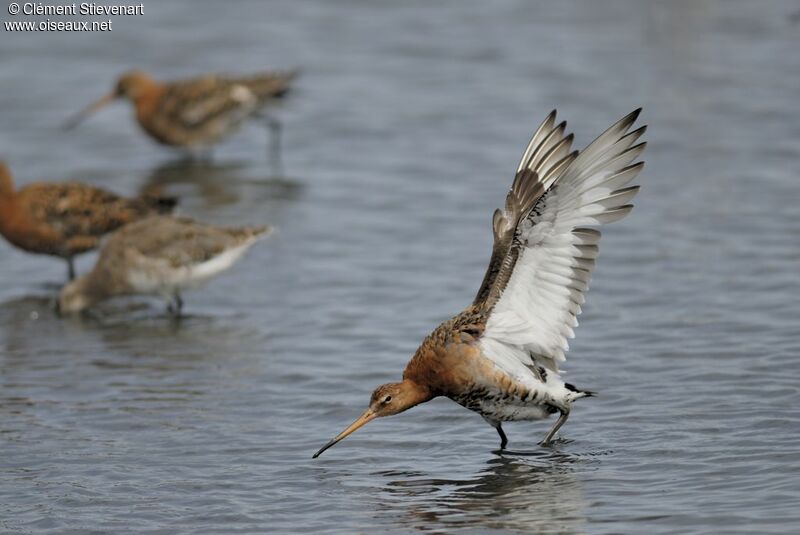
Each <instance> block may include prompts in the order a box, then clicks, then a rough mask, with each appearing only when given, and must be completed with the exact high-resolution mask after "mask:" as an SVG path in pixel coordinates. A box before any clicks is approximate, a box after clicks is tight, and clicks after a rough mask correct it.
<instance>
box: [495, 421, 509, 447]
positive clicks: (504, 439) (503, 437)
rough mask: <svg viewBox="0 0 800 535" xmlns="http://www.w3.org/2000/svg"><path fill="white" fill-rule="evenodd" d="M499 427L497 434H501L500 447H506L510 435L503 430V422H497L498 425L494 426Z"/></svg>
mask: <svg viewBox="0 0 800 535" xmlns="http://www.w3.org/2000/svg"><path fill="white" fill-rule="evenodd" d="M494 428H495V429H497V434H498V435H500V449H501V450H504V449H506V444H508V437H506V434H505V432H504V431H503V424H501V423H500V422H497V425H496V426H494Z"/></svg>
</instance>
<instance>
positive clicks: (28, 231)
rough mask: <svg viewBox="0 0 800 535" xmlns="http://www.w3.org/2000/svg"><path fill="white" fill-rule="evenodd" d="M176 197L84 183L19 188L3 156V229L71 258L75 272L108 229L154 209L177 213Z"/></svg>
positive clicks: (28, 244) (26, 243)
mask: <svg viewBox="0 0 800 535" xmlns="http://www.w3.org/2000/svg"><path fill="white" fill-rule="evenodd" d="M176 204H177V200H176V199H175V198H173V197H160V196H156V195H144V196H141V197H136V198H125V197H121V196H119V195H117V194H115V193H112V192H110V191H106V190H104V189H101V188H97V187H95V186H91V185H89V184H82V183H79V182H65V183H52V182H34V183H32V184H28V185H27V186H25V187H23V188H20V189H19V190H15V189H14V181H13V178H12V176H11V173H10V171H9V170H8V167H7V166H6V165H5V163H4V162H2V161H0V234H2V235H3V236H4V237H5V239H6V240H8V242H9V243H11V244H12V245H15V246H17V247H18V248H20V249H22V250H24V251H28V252H29V253H38V254H47V255H52V256H57V257H59V258H63V259H64V260H66V262H67V266H68V270H69V273H68V275H69V278H70V280H72V279H73V278H74V277H75V264H74V260H73V259H74V257H75V256H76V255H79V254H81V253H85V252H87V251H90V250H92V249H94V248H96V247H97V246H98V245H99V244H100V240H101V239H102V237H103V236H104V235H105V234H108V233H109V232H112V231H114V230H116V229H118V228H120V227H122V226H123V225H126V224H127V223H130V222H132V221H136V220H138V219H142V218H144V217H148V216H151V215H154V214H163V213H169V212H172V210H173V209H174V207H175V205H176Z"/></svg>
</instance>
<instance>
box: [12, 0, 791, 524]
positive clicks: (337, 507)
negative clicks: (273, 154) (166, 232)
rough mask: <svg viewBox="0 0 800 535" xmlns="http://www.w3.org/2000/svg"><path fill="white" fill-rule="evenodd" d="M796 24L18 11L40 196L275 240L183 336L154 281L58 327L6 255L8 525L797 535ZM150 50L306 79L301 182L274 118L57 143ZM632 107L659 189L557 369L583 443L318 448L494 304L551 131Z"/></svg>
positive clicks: (636, 12) (16, 111) (342, 12)
mask: <svg viewBox="0 0 800 535" xmlns="http://www.w3.org/2000/svg"><path fill="white" fill-rule="evenodd" d="M3 7H5V6H3ZM799 9H800V6H798V5H797V4H796V3H795V2H789V1H786V2H745V1H733V2H723V1H721V0H717V1H714V0H707V1H698V2H695V1H676V2H656V1H653V2H634V1H621V2H585V3H575V2H551V3H538V4H537V3H529V2H522V1H511V0H509V1H497V2H436V3H433V2H423V1H411V2H397V3H393V4H392V3H388V2H367V1H338V2H326V1H307V2H290V1H285V2H256V1H252V2H211V1H191V2H189V1H182V2H178V1H170V2H155V1H153V0H150V1H147V2H145V15H144V16H141V17H129V18H121V17H116V18H114V19H113V20H114V26H113V31H112V33H110V34H109V33H107V34H99V33H96V34H66V33H47V34H43V33H30V34H11V33H9V32H5V31H3V30H2V29H0V34H1V35H0V65H2V68H1V69H0V87H2V91H0V157H2V158H5V159H6V160H7V161H8V163H9V165H10V166H11V169H12V171H13V172H14V174H15V175H16V178H17V180H18V182H19V183H21V184H24V183H27V182H30V181H32V180H35V179H50V180H64V179H74V180H82V181H88V182H91V183H94V184H98V185H102V186H105V187H108V188H111V189H114V190H116V191H120V192H124V193H130V194H133V193H136V192H138V191H141V190H143V189H147V188H150V187H153V186H160V187H164V188H166V190H167V191H168V192H170V193H173V194H177V195H180V196H181V197H182V204H181V209H182V212H183V213H184V214H187V215H191V216H193V217H197V218H199V219H202V220H205V221H211V222H216V223H225V224H242V223H253V224H261V223H269V224H273V225H275V226H277V227H278V229H279V231H278V233H277V234H276V235H274V236H273V237H271V238H270V239H269V240H268V241H266V242H264V243H262V244H260V245H259V246H258V247H256V248H255V249H253V250H252V251H251V254H249V255H248V256H247V257H246V258H245V259H244V260H243V261H242V262H241V263H240V264H239V265H238V266H237V267H236V268H235V269H233V270H231V271H230V272H229V273H227V274H226V275H224V276H223V277H221V278H220V279H218V280H216V281H215V282H214V283H213V284H211V285H210V286H209V287H208V288H206V289H205V290H203V291H200V292H196V293H193V294H188V295H187V296H186V302H187V308H186V312H187V314H188V315H187V317H186V318H184V320H183V321H181V322H180V323H176V322H173V321H171V320H170V319H169V317H168V316H167V315H166V314H165V312H164V309H163V305H162V304H161V303H159V302H153V301H148V300H146V299H139V300H133V301H132V302H121V303H113V304H110V305H108V306H106V307H103V308H102V310H101V311H100V312H99V313H96V314H94V315H92V316H89V317H86V318H67V319H64V318H58V317H56V316H55V314H54V313H53V311H52V308H51V305H52V298H53V296H54V295H55V292H56V291H57V284H58V283H60V282H61V281H62V280H63V277H64V275H65V269H64V266H63V264H62V263H60V262H57V261H55V260H52V259H48V258H45V257H37V256H32V255H28V254H25V253H22V252H20V251H17V250H15V249H12V248H11V247H10V246H8V245H7V244H6V243H4V242H3V243H0V532H3V533H249V532H269V533H295V532H296V533H407V532H414V531H420V532H426V533H514V532H519V533H645V532H646V533H734V532H737V533H754V532H759V533H796V532H797V530H798V527H799V526H800V441H799V439H800V411H798V406H797V405H798V402H799V401H800V395H799V392H798V388H799V387H800V363H799V362H798V353H800V342H798V334H800V304H798V290H800V274H799V273H800V269H798V268H799V267H800V265H799V264H800V237H799V236H800V211H798V208H797V207H798V201H800V186H798V184H800V163H798V162H799V161H800V146H799V145H798V139H800V111H798V104H797V103H798V90H799V89H800V54H798V52H797V51H798V50H799V49H800V48H799V47H798V45H799V44H800V26H799V25H798V24H797V20H796V19H797V11H798V10H799ZM40 18H41V17H39V18H36V17H34V19H37V20H38V19H40ZM0 19H2V20H9V19H10V17H9V16H8V15H7V14H6V13H5V12H3V14H2V15H0ZM55 19H56V20H58V19H57V18H55ZM67 19H69V18H67ZM130 67H140V68H145V69H147V70H149V71H152V72H153V73H154V74H155V75H156V76H158V77H162V78H175V77H180V76H189V75H193V74H197V73H203V72H213V71H225V72H249V71H255V70H258V69H262V68H270V67H284V68H290V67H300V68H301V69H302V76H301V78H300V79H299V80H298V82H297V88H296V92H295V93H294V95H293V97H292V99H291V100H290V101H288V102H287V103H286V105H285V106H283V107H282V109H281V110H278V112H277V113H278V115H279V116H280V117H281V119H282V120H283V122H284V124H285V139H284V141H285V143H284V152H283V159H284V165H285V174H283V175H281V176H275V174H274V173H273V171H272V168H271V166H270V164H269V162H268V160H267V157H266V151H265V146H266V139H267V136H266V132H265V130H264V129H263V128H262V127H261V126H260V125H252V126H249V127H247V128H245V129H244V130H243V131H242V132H241V133H239V134H238V135H237V136H236V137H235V138H233V139H231V140H230V141H229V142H227V143H225V144H224V145H223V146H221V147H220V148H219V149H218V150H217V151H216V154H215V159H214V160H213V162H212V163H211V164H206V165H198V166H194V167H189V166H187V165H185V164H184V163H181V162H179V161H176V157H175V155H174V154H173V153H171V152H169V151H168V150H165V149H163V148H160V147H158V146H155V145H154V144H153V143H152V142H151V141H150V140H149V139H147V138H146V137H144V136H143V135H141V134H140V132H138V131H137V127H136V125H135V124H134V123H133V121H131V118H130V114H131V112H130V109H129V106H127V105H125V104H117V105H115V106H114V107H112V108H111V109H109V110H106V111H105V112H103V113H101V114H98V115H97V116H96V117H94V118H92V119H91V120H90V121H88V122H87V123H86V124H84V125H82V126H81V128H80V129H78V130H77V131H74V132H71V133H64V132H61V131H59V130H58V128H57V127H58V124H59V123H60V122H61V121H62V120H63V119H64V118H66V117H67V116H68V115H69V114H70V113H72V112H73V111H76V110H77V109H79V108H80V107H82V106H84V105H85V104H87V103H88V102H89V101H90V100H92V99H93V98H95V97H97V96H100V95H101V94H102V93H104V92H105V91H107V90H108V89H110V87H111V85H112V83H113V78H114V77H115V76H116V75H118V74H119V73H120V72H121V71H123V70H125V69H127V68H130ZM638 106H644V109H645V111H644V113H643V115H642V120H643V122H645V123H647V124H649V125H650V130H649V131H648V133H647V136H646V137H647V139H648V140H649V142H650V144H649V147H648V149H647V151H646V153H645V160H646V161H647V164H648V165H647V167H646V168H645V170H644V172H643V173H642V174H641V178H640V181H641V183H642V184H643V188H642V191H641V193H640V195H639V197H638V198H637V202H636V209H635V210H634V212H633V214H632V215H631V216H630V217H629V218H628V219H626V220H624V221H623V222H621V223H618V224H615V225H613V226H611V227H608V228H607V229H606V231H605V233H604V238H603V242H602V244H601V251H602V252H601V256H600V259H599V265H598V268H597V270H596V271H595V275H594V279H593V287H592V290H591V292H590V293H589V299H588V302H587V305H586V306H585V308H584V314H583V316H582V317H581V327H580V328H579V329H578V331H577V338H576V339H575V340H574V341H573V343H572V351H571V353H570V355H569V359H568V361H567V366H566V369H567V370H568V374H567V377H568V378H569V380H570V381H572V382H574V383H576V384H578V385H580V386H583V387H586V388H591V389H593V390H596V391H598V392H599V396H598V397H597V398H594V399H589V400H585V401H581V402H579V403H578V404H577V405H576V407H575V410H574V411H573V413H572V417H571V418H570V421H569V422H568V423H567V425H566V426H565V427H564V428H563V431H562V433H561V436H562V438H563V440H561V441H559V442H558V443H557V444H556V446H555V447H554V448H552V449H550V450H543V449H540V448H538V447H537V446H536V442H537V441H538V440H540V439H541V437H542V436H543V434H544V432H545V431H546V429H547V426H549V425H550V422H538V423H530V422H529V423H516V424H510V425H507V426H506V430H507V433H508V435H509V438H510V448H511V450H510V451H509V452H505V453H502V454H500V453H499V452H497V445H498V440H497V436H496V434H495V432H494V430H493V429H491V428H490V427H489V426H487V425H486V424H485V423H484V422H483V420H482V419H481V418H480V417H478V416H477V415H475V414H473V413H470V412H468V411H465V410H464V409H462V408H460V407H458V406H457V405H455V404H453V403H452V402H450V401H448V400H436V401H433V402H431V403H428V404H426V405H424V406H421V407H419V408H416V409H414V410H412V411H410V412H408V413H405V414H403V415H401V416H397V417H394V418H390V419H386V420H380V421H377V422H374V423H372V424H370V425H369V426H368V427H366V428H364V429H363V430H362V431H360V432H359V433H357V434H356V435H354V436H353V437H351V438H349V439H348V440H347V441H345V442H343V443H341V444H339V445H338V446H337V447H336V448H334V449H332V450H330V451H328V452H327V453H326V454H325V455H324V456H323V457H321V458H319V459H317V460H313V461H312V460H311V454H312V453H313V452H314V451H315V450H316V449H317V448H318V447H319V446H320V445H322V444H323V443H324V442H325V441H326V440H327V439H328V438H329V437H331V436H332V435H334V434H335V433H337V432H339V431H340V430H341V429H342V428H343V427H344V426H345V425H346V424H348V423H349V422H350V421H351V420H352V419H353V418H355V417H356V416H357V415H358V414H360V412H361V411H362V410H363V409H364V407H365V406H366V403H367V401H368V398H369V394H370V392H371V390H372V388H373V387H374V386H376V385H378V384H380V383H383V382H386V381H391V380H396V379H397V378H398V377H399V376H400V373H401V371H402V368H403V366H404V365H405V362H406V360H407V359H408V358H409V357H410V356H411V354H412V353H413V351H414V350H415V348H416V346H417V344H418V343H419V342H420V341H421V339H422V338H423V337H424V336H425V335H426V334H427V333H428V332H429V331H430V330H431V329H432V328H434V327H435V326H436V325H437V324H438V322H440V321H442V320H444V319H446V318H448V317H450V316H451V315H453V314H455V313H456V312H458V311H459V310H461V308H463V307H464V306H465V305H466V304H467V303H468V302H469V301H470V300H471V299H472V297H473V295H474V292H475V291H476V289H477V287H478V284H479V283H480V280H481V277H482V275H483V270H484V268H485V265H486V262H487V260H488V256H489V251H490V247H491V232H490V216H491V212H492V210H493V209H494V208H495V207H497V206H499V204H500V203H501V202H502V200H503V196H504V194H505V191H506V189H507V188H508V186H509V184H510V181H511V178H512V174H513V170H514V166H515V165H516V164H517V159H518V158H519V156H520V154H521V151H522V149H523V148H524V145H525V143H526V141H527V139H528V137H529V135H530V133H531V131H532V130H533V129H534V128H535V127H536V126H537V125H538V123H539V121H540V120H541V119H542V117H543V116H544V115H545V114H546V113H547V112H549V111H550V109H552V108H554V107H557V108H558V109H559V112H560V114H561V116H562V117H563V118H565V119H567V120H569V122H570V128H571V129H572V130H574V131H575V133H576V136H577V145H578V146H583V145H585V143H587V142H589V141H590V140H591V139H592V138H593V137H594V136H595V135H596V134H598V133H599V132H600V131H601V130H602V129H604V128H605V127H606V126H608V125H609V124H610V123H611V122H612V121H614V120H616V119H617V118H618V117H620V116H622V115H623V114H625V113H627V112H628V111H630V110H631V109H633V108H635V107H638ZM93 260H94V257H93V256H91V255H90V256H86V257H83V258H82V259H81V261H80V262H79V268H80V269H81V270H85V269H87V268H88V267H90V266H91V263H92V262H93Z"/></svg>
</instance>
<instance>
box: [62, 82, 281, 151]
mask: <svg viewBox="0 0 800 535" xmlns="http://www.w3.org/2000/svg"><path fill="white" fill-rule="evenodd" d="M295 74H296V73H294V72H269V73H260V74H254V75H252V76H240V77H227V76H221V75H208V76H203V77H198V78H191V79H186V80H177V81H172V82H159V81H156V80H154V79H153V78H152V77H150V75H148V74H147V73H145V72H143V71H139V70H134V71H130V72H127V73H125V74H123V75H122V76H121V77H120V78H119V79H118V80H117V83H116V85H115V87H114V90H113V91H112V92H111V93H109V94H108V95H106V96H104V97H102V98H100V99H99V100H97V101H96V102H94V103H93V104H91V105H90V106H89V107H87V108H86V109H84V110H83V111H81V112H80V113H79V114H78V115H76V116H75V117H74V118H72V119H71V120H69V121H68V122H67V123H66V125H65V127H66V128H73V127H75V126H77V125H78V124H79V123H80V122H81V121H83V119H85V118H86V117H87V116H89V115H90V114H92V113H94V112H95V111H97V110H99V109H101V108H103V107H105V106H106V105H107V104H109V103H111V102H112V101H114V100H115V99H118V98H126V99H128V100H129V101H131V103H132V104H133V107H134V109H135V114H136V120H137V121H138V122H139V125H140V126H141V127H142V129H143V130H144V131H145V132H146V133H147V134H149V135H150V137H152V138H153V139H155V140H156V141H158V142H159V143H162V144H164V145H169V146H171V147H179V148H184V149H189V150H204V149H208V148H209V147H211V146H212V145H214V144H216V143H218V142H219V141H221V140H222V139H223V138H225V137H227V136H228V135H230V134H231V133H233V132H235V131H236V130H237V129H238V128H239V126H241V124H242V122H243V121H244V120H245V119H248V118H250V117H253V116H256V115H259V114H261V113H263V111H264V109H265V107H266V106H267V105H268V104H270V103H273V102H274V101H276V100H277V99H279V98H281V97H283V96H284V95H286V93H287V92H288V91H289V87H290V84H291V82H292V80H293V79H294V77H295ZM269 125H270V127H271V128H273V129H277V128H278V127H279V124H278V123H277V122H276V121H275V120H274V119H271V118H270V122H269ZM275 135H277V133H275Z"/></svg>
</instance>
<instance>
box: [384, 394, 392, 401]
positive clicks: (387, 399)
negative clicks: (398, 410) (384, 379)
mask: <svg viewBox="0 0 800 535" xmlns="http://www.w3.org/2000/svg"><path fill="white" fill-rule="evenodd" d="M390 401H392V396H386V397H385V398H383V402H384V403H389V402H390Z"/></svg>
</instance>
